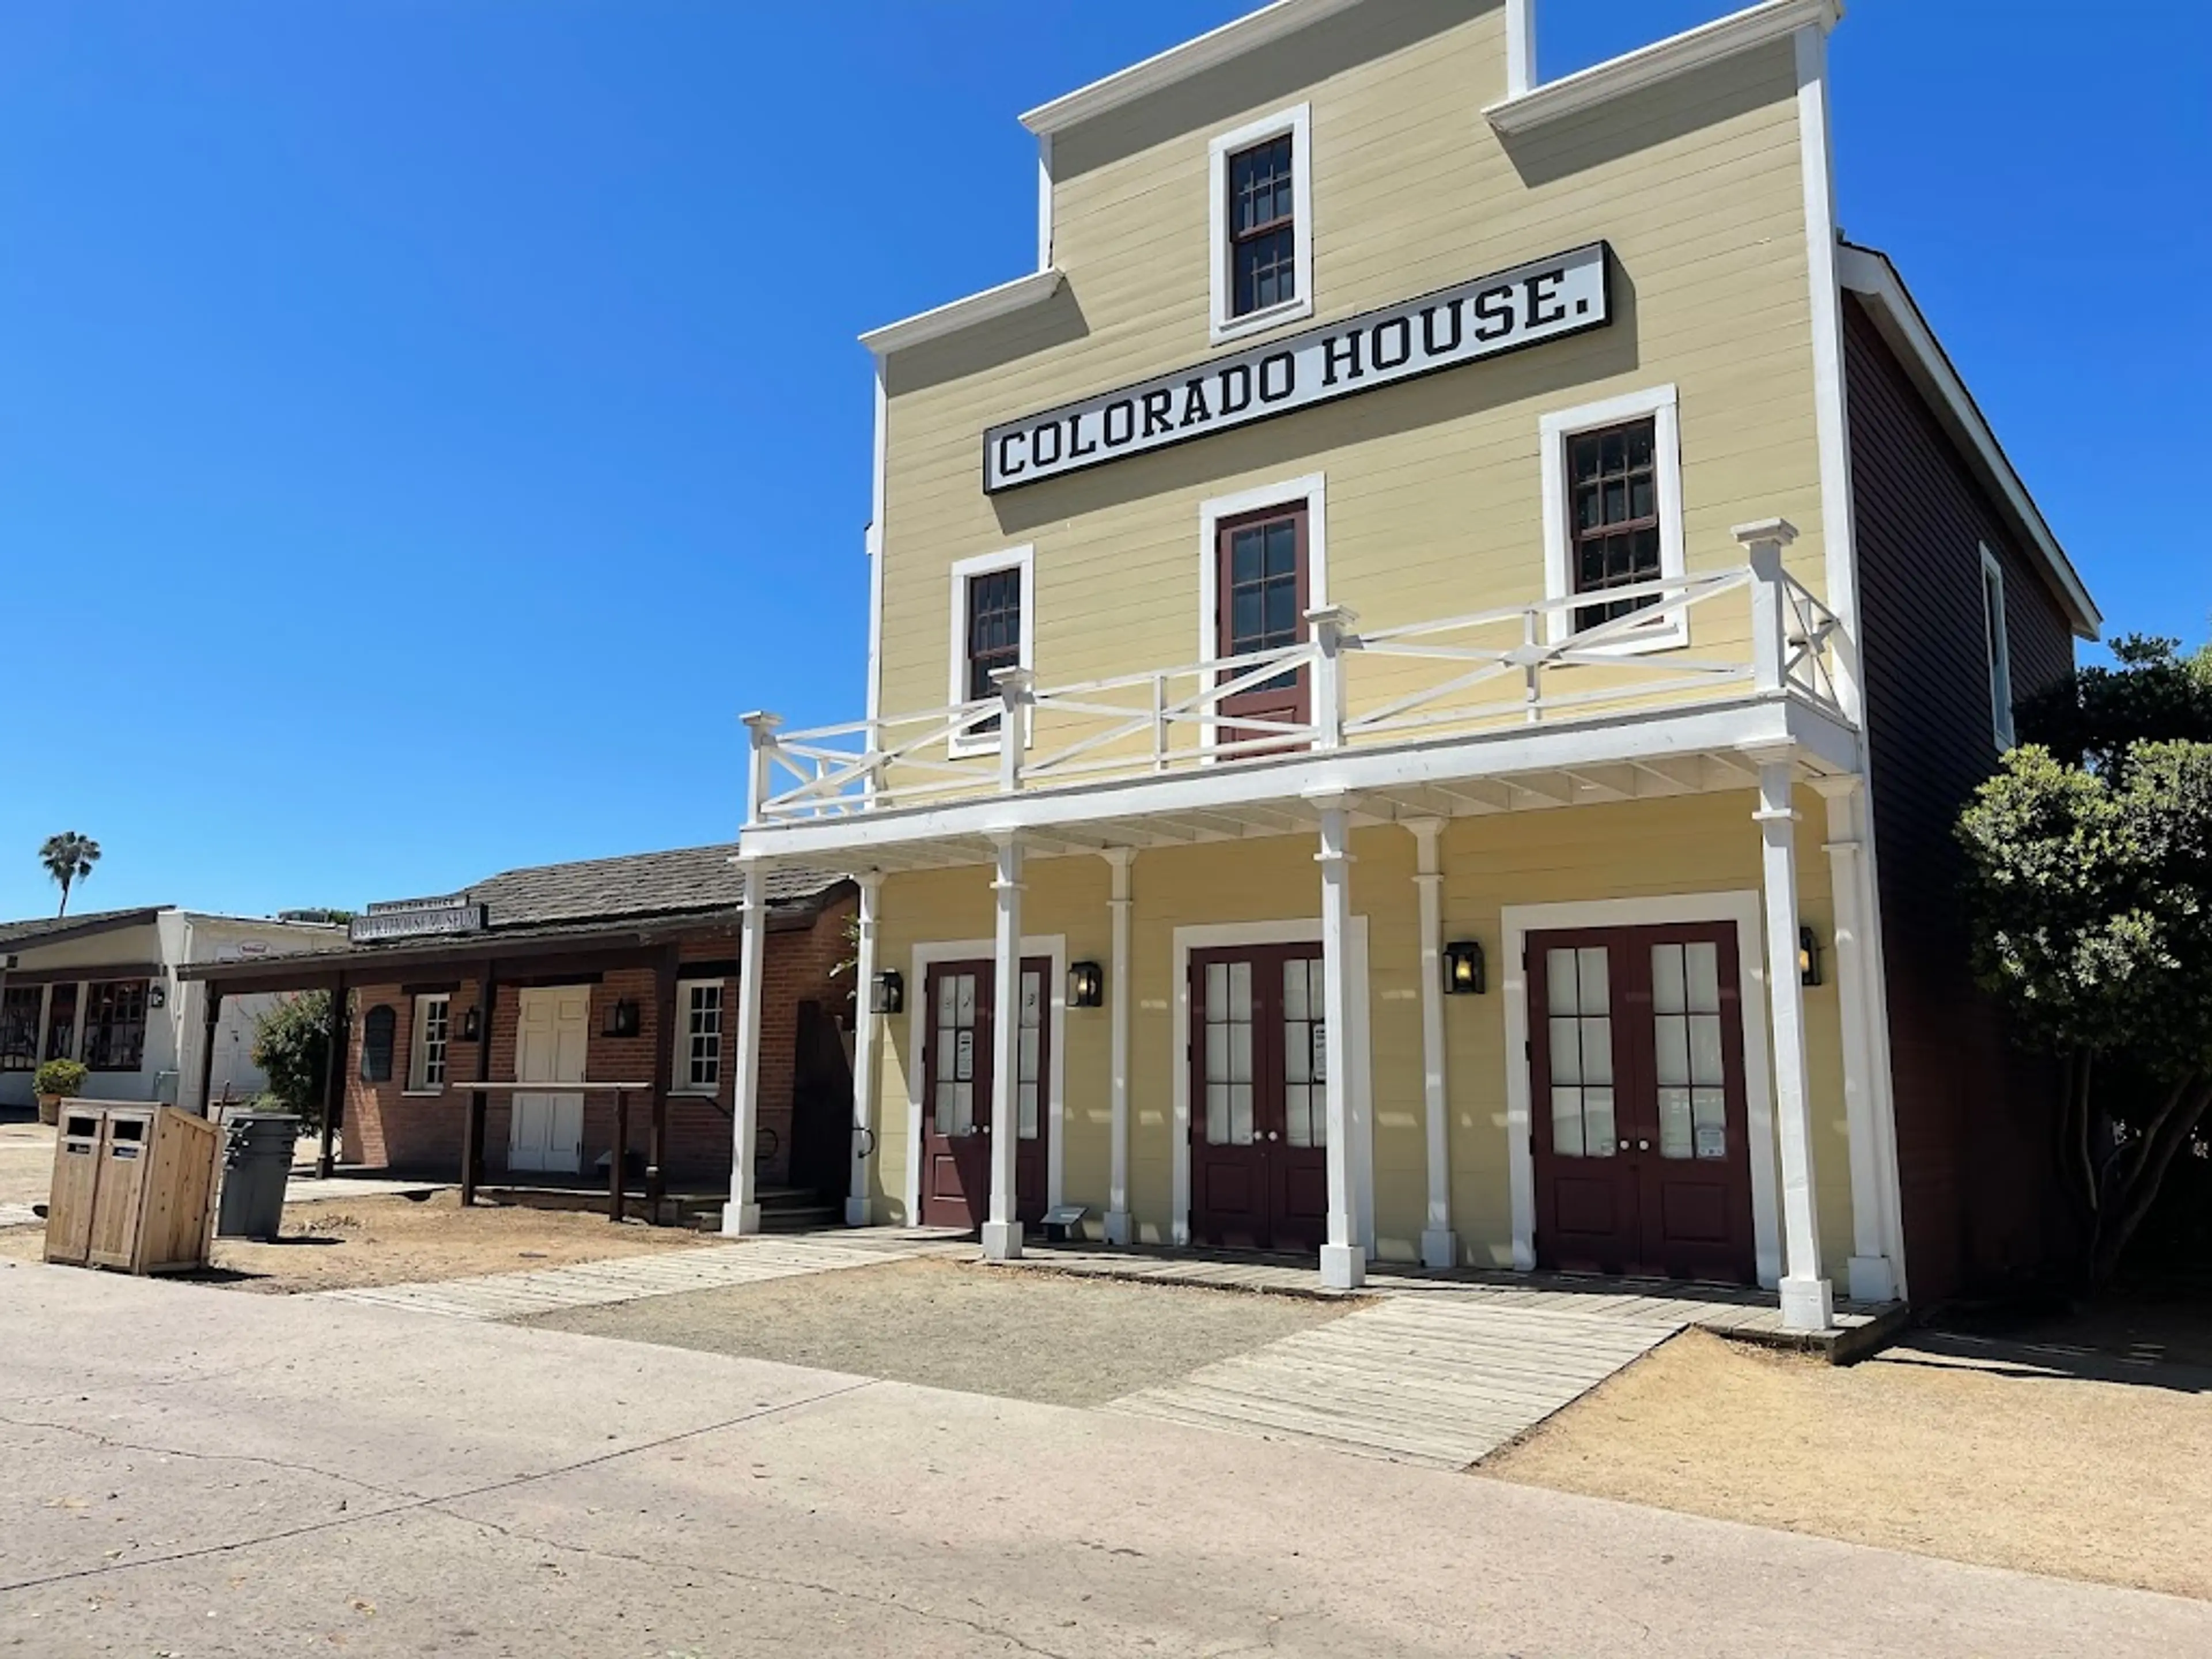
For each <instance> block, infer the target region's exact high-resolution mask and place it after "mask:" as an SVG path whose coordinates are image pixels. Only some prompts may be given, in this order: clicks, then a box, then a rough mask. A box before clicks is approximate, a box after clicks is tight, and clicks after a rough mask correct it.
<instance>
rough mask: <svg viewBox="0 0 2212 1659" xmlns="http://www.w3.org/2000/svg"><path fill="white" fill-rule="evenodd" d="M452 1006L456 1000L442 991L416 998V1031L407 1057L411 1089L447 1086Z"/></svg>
mask: <svg viewBox="0 0 2212 1659" xmlns="http://www.w3.org/2000/svg"><path fill="white" fill-rule="evenodd" d="M452 1012H453V999H452V998H451V997H450V996H447V995H444V994H425V995H422V996H418V997H416V999H415V1031H414V1036H413V1038H412V1040H411V1042H410V1044H409V1051H408V1056H407V1086H408V1087H409V1088H410V1090H422V1091H430V1090H435V1089H442V1088H444V1087H445V1086H446V1042H447V1036H448V1035H449V1034H450V1032H451V1030H452V1024H451V1016H452Z"/></svg>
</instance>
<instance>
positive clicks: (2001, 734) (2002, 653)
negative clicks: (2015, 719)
mask: <svg viewBox="0 0 2212 1659" xmlns="http://www.w3.org/2000/svg"><path fill="white" fill-rule="evenodd" d="M1982 630H1983V638H1984V643H1985V644H1986V645H1987V646H1988V647H1989V658H1990V725H1991V726H1992V728H1993V730H1994V732H1995V734H1996V740H1997V747H1998V748H2000V749H2009V748H2011V747H2012V745H2013V731H2012V641H2011V640H2010V638H2009V637H2008V635H2007V633H2006V629H2005V597H2004V566H2003V565H2002V564H2000V563H1999V562H1997V556H1996V554H1994V553H1992V552H1990V550H1989V549H1988V548H1986V547H1984V548H1983V549H1982Z"/></svg>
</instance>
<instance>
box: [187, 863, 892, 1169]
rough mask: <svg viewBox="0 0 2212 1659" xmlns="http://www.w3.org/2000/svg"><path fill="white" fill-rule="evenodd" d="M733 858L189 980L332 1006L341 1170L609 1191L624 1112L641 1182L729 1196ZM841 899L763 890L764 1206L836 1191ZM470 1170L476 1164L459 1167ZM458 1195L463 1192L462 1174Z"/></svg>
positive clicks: (522, 899)
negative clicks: (328, 994) (321, 995)
mask: <svg viewBox="0 0 2212 1659" xmlns="http://www.w3.org/2000/svg"><path fill="white" fill-rule="evenodd" d="M733 850H734V849H733V848H728V847H702V848H684V849H680V850H678V851H674V852H665V853H646V854H635V855H632V856H628V857H623V858H614V859H598V860H590V861H587V862H584V863H578V864H560V865H548V866H539V867H537V868H532V869H525V870H511V871H507V872H504V873H502V874H500V875H495V876H493V877H490V878H488V879H486V880H483V881H480V882H477V883H474V884H471V886H470V887H469V888H468V889H467V890H465V892H461V893H456V894H450V895H444V896H439V897H436V898H429V899H406V900H396V901H390V902H382V903H379V904H374V905H372V906H371V907H370V908H369V909H368V911H367V912H366V913H365V914H363V915H362V916H360V917H358V918H356V920H355V921H354V922H353V924H352V930H351V931H352V938H351V941H350V944H349V948H348V949H346V950H344V951H338V952H334V953H331V954H327V955H323V956H319V957H316V958H315V959H313V961H312V962H306V961H302V962H296V963H294V962H286V963H276V962H271V961H258V962H238V963H204V964H197V965H195V966H194V967H193V968H191V969H188V970H186V971H187V972H188V974H189V975H190V976H191V977H194V978H198V979H202V980H204V981H206V982H207V984H208V986H209V988H210V996H209V997H208V998H207V999H206V1004H207V1006H208V1007H210V1009H219V1008H220V1006H221V1004H222V1001H223V1000H225V999H226V998H236V997H239V996H242V995H246V994H253V993H265V992H270V991H278V992H294V993H296V992H304V991H312V990H323V991H336V992H340V993H342V994H343V1006H344V1007H345V1009H346V1017H345V1023H344V1027H343V1030H342V1031H340V1032H339V1033H338V1041H339V1042H340V1045H341V1063H340V1065H339V1066H337V1068H336V1069H337V1075H338V1077H339V1079H342V1085H343V1100H342V1102H340V1103H339V1104H340V1109H339V1110H338V1111H337V1113H335V1114H329V1115H331V1116H334V1117H335V1118H336V1120H337V1121H336V1126H335V1133H336V1136H337V1144H335V1145H331V1144H329V1142H328V1139H327V1138H326V1156H331V1157H334V1158H336V1157H342V1158H343V1161H344V1162H345V1163H347V1164H356V1165H359V1166H362V1167H365V1168H369V1169H378V1170H392V1171H397V1172H404V1173H409V1174H422V1175H435V1176H441V1177H447V1178H451V1177H452V1176H453V1175H454V1174H455V1173H456V1172H457V1171H461V1170H463V1169H464V1167H465V1165H469V1166H472V1167H471V1168H470V1170H469V1176H476V1177H480V1178H483V1179H486V1180H490V1181H494V1182H510V1183H513V1184H524V1185H560V1184H563V1183H565V1182H571V1181H574V1182H580V1183H587V1184H588V1183H594V1182H604V1181H605V1180H606V1178H607V1173H608V1166H609V1162H610V1159H611V1153H612V1149H613V1147H614V1146H615V1143H616V1139H617V1121H616V1120H617V1112H618V1111H620V1112H621V1113H622V1114H623V1126H624V1128H625V1131H626V1133H624V1135H623V1144H624V1146H625V1147H626V1149H627V1151H628V1157H627V1158H626V1164H627V1167H628V1168H629V1170H630V1174H631V1180H632V1182H634V1183H636V1182H641V1183H642V1184H643V1185H644V1186H645V1187H646V1188H647V1189H648V1190H650V1191H651V1192H653V1194H655V1195H656V1196H657V1195H658V1194H659V1193H660V1192H661V1191H662V1190H663V1189H664V1188H674V1189H682V1188H692V1189H695V1190H696V1189H700V1188H707V1189H719V1188H720V1187H721V1186H723V1185H724V1184H725V1183H726V1182H727V1179H728V1176H729V1170H730V1164H731V1147H732V1136H733V1134H734V1133H735V1128H734V1126H735V1121H736V1117H737V1101H736V1097H735V1086H734V1085H735V1079H736V1077H737V1072H738V1068H737V1066H736V1065H735V1063H734V1062H735V1051H736V1044H737V1038H738V1030H737V1017H738V995H737V983H738V975H739V970H740V963H739V949H738V922H739V920H740V908H741V906H742V903H743V898H744V895H743V891H742V884H741V883H740V882H739V881H738V878H737V877H736V874H735V872H734V871H733V870H732V867H731V866H730V863H729V859H730V854H731V853H732V851H733ZM853 893H854V890H853V888H852V885H851V884H850V883H849V882H848V881H847V880H846V879H845V878H843V877H842V876H838V875H836V874H835V873H832V872H826V871H822V870H816V869H811V868H806V869H792V870H788V871H785V872H779V876H778V878H777V880H776V881H775V883H773V884H770V886H769V890H768V893H767V896H766V902H767V908H768V913H769V914H768V918H767V933H766V939H765V942H764V947H763V965H762V969H761V985H762V1000H761V1016H760V1020H761V1024H760V1036H759V1042H760V1048H759V1054H760V1088H759V1095H758V1109H757V1127H756V1131H755V1135H754V1144H755V1148H756V1155H757V1158H758V1159H759V1165H760V1170H761V1173H762V1181H763V1185H764V1186H768V1187H770V1188H775V1187H786V1188H799V1189H815V1190H821V1191H827V1192H829V1193H832V1194H840V1195H842V1191H843V1189H844V1186H845V1183H846V1181H847V1170H848V1164H849V1159H850V1157H851V1150H852V1148H851V1142H852V1129H851V1115H850V1101H851V1086H852V1085H851V1076H850V1072H849V1070H848V1062H847V1060H846V1052H845V1046H844V1040H843V1036H842V1032H843V1031H844V1030H848V1029H849V1026H850V1006H851V992H852V981H851V979H850V977H849V975H840V974H839V973H838V972H837V968H838V964H839V963H840V961H841V960H842V958H843V957H845V956H846V955H847V953H848V943H847V933H848V917H849V916H850V915H851V914H852V911H853V909H854V897H853ZM471 1152H473V1157H471ZM466 1178H468V1177H467V1176H465V1179H466Z"/></svg>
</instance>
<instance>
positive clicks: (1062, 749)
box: [746, 540, 1843, 823]
mask: <svg viewBox="0 0 2212 1659" xmlns="http://www.w3.org/2000/svg"><path fill="white" fill-rule="evenodd" d="M1781 545H1782V544H1781V542H1780V541H1778V540H1777V541H1771V542H1765V543H1754V544H1753V546H1752V550H1751V551H1752V557H1751V562H1750V563H1748V564H1747V565H1741V566H1737V567H1735V568H1730V569H1725V570H1718V571H1712V572H1708V573H1706V574H1699V575H1692V576H1684V577H1680V578H1675V579H1671V580H1661V581H1651V582H1644V583H1640V584H1638V585H1637V586H1633V587H1622V588H1616V589H1609V590H1607V592H1606V593H1605V594H1604V596H1603V598H1604V602H1605V603H1607V604H1608V605H1612V604H1617V603H1620V602H1623V601H1627V602H1634V603H1638V605H1639V608H1638V609H1636V610H1634V611H1630V612H1628V613H1627V614H1626V615H1623V616H1618V617H1613V619H1612V620H1610V621H1607V622H1603V623H1598V624H1596V625H1595V626H1593V627H1590V628H1586V629H1581V630H1579V631H1576V632H1569V633H1566V634H1565V636H1564V637H1563V638H1560V639H1559V640H1556V641H1554V640H1553V639H1551V638H1550V637H1549V635H1550V633H1551V631H1552V627H1553V619H1554V618H1555V617H1565V618H1567V619H1568V626H1569V627H1570V628H1571V626H1572V619H1573V617H1574V613H1575V612H1577V611H1587V610H1589V607H1590V606H1591V605H1592V603H1593V600H1592V599H1591V598H1590V596H1589V595H1582V596H1579V597H1577V598H1573V599H1547V600H1542V601H1540V602H1537V603H1534V604H1530V605H1518V606H1512V607H1509V608H1506V609H1503V610H1498V611H1478V612H1476V613H1474V614H1473V615H1471V616H1463V617H1445V618H1443V619H1441V620H1438V621H1434V622H1420V623H1407V624H1404V625H1402V626H1400V627H1396V628H1385V629H1373V630H1370V631H1365V632H1360V631H1355V629H1354V623H1355V622H1356V620H1357V618H1356V617H1354V616H1353V614H1352V612H1351V611H1347V610H1346V609H1345V608H1343V607H1342V606H1329V607H1325V608H1322V609H1320V610H1316V611H1310V612H1309V613H1307V621H1308V622H1309V623H1310V626H1311V629H1312V637H1311V638H1310V639H1308V640H1307V641H1304V642H1303V643H1300V644H1297V645H1294V646H1286V647H1282V648H1281V649H1279V650H1275V651H1267V652H1258V653H1253V654H1252V655H1249V656H1240V657H1236V658H1233V659H1228V660H1225V661H1215V662H1206V663H1189V664H1186V665H1183V666H1182V667H1179V668H1167V669H1156V670H1151V671H1145V672H1141V673H1135V674H1124V675H1120V676H1117V677H1116V678H1112V679H1103V680H1090V681H1085V682H1084V683H1081V684H1073V685H1060V686H1043V687H1041V686H1037V685H1036V684H1033V683H1032V681H1031V678H1030V675H1029V673H1028V672H1027V671H1024V670H1017V671H1011V672H1009V673H1006V674H1003V675H1001V676H1000V679H999V685H1000V694H999V695H998V696H995V697H984V698H979V699H977V700H975V701H974V702H963V703H955V704H952V705H951V706H950V707H947V708H933V709H930V710H928V711H927V712H924V713H918V714H900V715H892V716H889V717H886V718H884V719H880V720H873V721H869V720H854V721H848V722H847V723H846V724H844V725H842V726H819V727H816V728H814V729H811V730H809V731H804V732H781V731H780V730H779V729H778V728H779V726H780V725H781V722H780V721H779V720H778V719H777V717H776V716H775V715H773V714H750V715H748V716H746V724H747V725H748V726H750V728H751V731H752V738H753V757H752V780H751V782H752V789H751V797H750V800H751V812H750V822H752V823H791V822H793V821H803V820H806V819H811V818H820V817H836V816H842V815H845V814H849V813H855V812H865V811H884V810H886V809H889V808H892V807H902V806H906V807H910V806H922V805H933V804H938V803H941V802H944V801H946V800H951V799H963V798H973V797H975V796H980V795H987V794H991V793H997V792H1005V793H1012V792H1014V791H1019V790H1039V789H1047V788H1052V787H1064V786H1068V785H1073V784H1079V783H1093V782H1098V781H1134V780H1137V779H1140V778H1146V777H1152V776H1157V775H1164V774H1172V773H1176V772H1182V771H1186V770H1189V769H1195V768H1198V767H1201V766H1220V765H1233V764H1244V765H1266V764H1268V763H1271V762H1277V763H1279V762H1280V761H1282V760H1284V759H1286V758H1290V757H1293V756H1297V757H1306V756H1310V755H1311V754H1313V753H1315V752H1317V751H1326V750H1337V749H1343V748H1347V747H1354V746H1366V745H1378V744H1390V743H1406V742H1411V741H1416V740H1420V739H1429V740H1432V741H1448V740H1449V739H1450V738H1454V737H1460V736H1467V735H1470V734H1473V733H1476V732H1483V731H1486V730H1494V729H1498V728H1500V727H1504V726H1540V725H1541V724H1543V723H1544V722H1546V721H1547V720H1551V721H1557V720H1563V719H1569V718H1578V717H1587V716H1589V715H1592V714H1601V713H1604V712H1606V711H1608V710H1613V711H1621V712H1626V711H1629V710H1640V709H1648V708H1663V707H1666V706H1668V705H1674V704H1681V703H1692V702H1704V701H1710V700H1716V699H1718V698H1723V697H1730V696H1746V695H1753V696H1756V695H1765V696H1777V697H1778V696H1798V697H1801V698H1803V699H1805V700H1806V701H1808V702H1811V703H1813V704H1814V705H1815V706H1817V707H1820V708H1825V709H1826V710H1827V711H1829V712H1830V713H1832V714H1838V716H1840V715H1841V714H1842V713H1843V709H1842V707H1841V704H1840V702H1839V701H1838V696H1837V692H1836V683H1835V676H1834V657H1835V652H1836V649H1837V643H1836V635H1837V633H1838V621H1837V618H1836V616H1835V614H1834V613H1833V612H1832V611H1830V610H1829V609H1828V608H1827V607H1826V605H1823V604H1822V603H1821V602H1820V600H1819V599H1816V598H1815V597H1814V595H1813V593H1812V592H1810V591H1809V590H1808V588H1806V587H1805V586H1803V584H1802V583H1801V582H1799V581H1798V580H1796V578H1795V577H1793V576H1791V575H1790V574H1788V573H1787V572H1786V571H1784V569H1783V568H1782V562H1781ZM1736 594H1741V595H1745V596H1747V599H1748V601H1749V605H1748V608H1749V611H1750V617H1749V627H1748V630H1747V634H1744V633H1736V634H1735V635H1734V637H1735V639H1736V640H1738V641H1741V640H1742V639H1744V638H1746V637H1747V638H1748V641H1749V653H1748V655H1747V656H1742V657H1729V656H1725V655H1721V656H1713V657H1699V656H1696V655H1693V654H1692V653H1691V652H1690V651H1688V650H1687V649H1686V648H1668V649H1663V650H1651V649H1649V645H1650V639H1651V635H1652V634H1653V632H1654V630H1655V629H1666V630H1669V631H1674V630H1678V629H1684V628H1685V627H1686V623H1687V622H1688V619H1689V618H1690V617H1692V616H1693V615H1694V614H1696V613H1699V612H1704V613H1705V617H1706V618H1707V622H1706V623H1703V624H1700V626H1699V632H1700V633H1709V632H1713V633H1719V634H1721V635H1723V637H1724V638H1725V637H1729V635H1730V633H1731V632H1732V630H1729V629H1727V628H1725V626H1724V625H1723V624H1724V623H1725V622H1726V621H1727V618H1726V617H1725V616H1724V615H1723V611H1724V609H1725V601H1726V600H1727V599H1728V596H1729V595H1736ZM1291 671H1305V673H1306V674H1307V677H1308V678H1307V682H1306V684H1307V690H1308V696H1309V707H1310V709H1311V711H1312V714H1311V718H1310V719H1307V720H1284V719H1267V718H1262V717H1260V716H1257V715H1253V714H1242V713H1230V712H1225V709H1224V707H1223V705H1224V703H1225V701H1226V700H1228V699H1231V698H1233V697H1235V696H1238V695H1239V694H1240V693H1244V692H1249V691H1253V690H1258V689H1259V688H1261V687H1262V686H1264V685H1266V684H1267V683H1268V682H1270V681H1272V680H1274V679H1275V678H1277V677H1278V676H1280V675H1283V674H1285V673H1288V672H1291ZM994 722H995V725H994ZM1001 731H1007V732H1024V733H1025V734H1026V737H1027V742H1026V743H1000V742H998V741H996V740H995V733H996V732H1001ZM963 745H969V746H974V747H976V748H981V750H982V752H981V753H972V754H971V753H963V752H962V751H963ZM985 745H987V747H986V746H985Z"/></svg>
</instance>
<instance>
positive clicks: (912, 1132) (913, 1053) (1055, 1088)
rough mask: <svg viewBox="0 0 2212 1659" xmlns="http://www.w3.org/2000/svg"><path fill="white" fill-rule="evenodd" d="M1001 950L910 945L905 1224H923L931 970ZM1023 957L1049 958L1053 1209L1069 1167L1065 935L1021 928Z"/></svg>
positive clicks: (1047, 1149)
mask: <svg viewBox="0 0 2212 1659" xmlns="http://www.w3.org/2000/svg"><path fill="white" fill-rule="evenodd" d="M998 951H999V945H998V941H997V940H995V939H930V940H928V941H927V942H926V943H924V944H921V945H915V947H914V951H913V953H912V956H911V957H910V959H909V961H908V968H907V999H906V1018H907V1050H906V1065H905V1068H904V1069H905V1072H906V1194H905V1201H906V1225H908V1226H909V1227H918V1226H920V1225H921V1093H922V1089H923V1087H924V1086H925V1085H926V1083H927V1079H925V1078H924V1077H923V1076H922V1074H921V1045H922V1036H923V1033H924V1031H925V1030H926V1029H927V1028H926V1027H925V1026H924V1024H923V1021H924V1020H926V1019H927V1018H928V1008H929V969H930V967H931V965H932V964H933V963H939V962H963V961H969V960H975V961H981V962H989V961H991V960H993V958H994V957H996V956H997V955H998ZM1022 955H1023V956H1024V957H1051V958H1052V983H1051V984H1050V985H1049V986H1048V987H1045V988H1046V994H1047V996H1048V997H1049V998H1050V1000H1051V1007H1052V1063H1051V1064H1050V1065H1049V1066H1047V1067H1046V1068H1045V1072H1046V1076H1045V1122H1046V1125H1047V1127H1046V1134H1045V1146H1044V1204H1045V1208H1047V1209H1048V1210H1051V1209H1057V1208H1058V1207H1059V1206H1060V1203H1061V1202H1062V1197H1061V1191H1062V1186H1063V1181H1064V1176H1065V1172H1066V1168H1067V1164H1066V1158H1067V1137H1066V1133H1065V1132H1066V1127H1067V1107H1066V1102H1067V1055H1066V1041H1065V1039H1066V1036H1067V935H1066V934H1065V933H1024V934H1023V935H1022Z"/></svg>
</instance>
